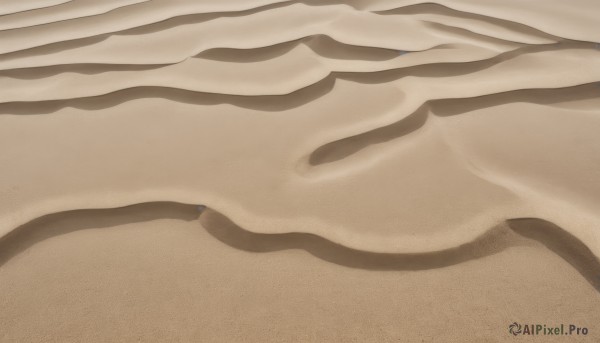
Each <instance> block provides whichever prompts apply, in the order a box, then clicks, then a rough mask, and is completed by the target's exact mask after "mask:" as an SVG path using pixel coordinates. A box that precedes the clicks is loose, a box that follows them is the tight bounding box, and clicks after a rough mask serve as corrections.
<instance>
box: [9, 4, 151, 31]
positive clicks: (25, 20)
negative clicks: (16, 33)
mask: <svg viewBox="0 0 600 343" xmlns="http://www.w3.org/2000/svg"><path fill="white" fill-rule="evenodd" d="M146 1H148V0H125V1H123V0H119V1H106V0H104V1H102V2H100V3H94V4H90V2H89V1H87V2H86V1H77V0H71V1H69V2H66V3H64V4H61V5H58V6H52V7H44V8H39V9H36V10H35V11H27V12H20V13H15V14H12V15H9V16H5V17H4V18H2V21H0V31H5V30H14V29H21V28H26V27H31V26H38V25H46V24H50V23H55V22H60V21H65V20H75V19H79V18H82V17H90V16H96V15H100V14H105V13H108V12H110V11H112V10H115V9H118V8H121V7H125V6H131V5H134V4H139V3H142V2H146Z"/></svg>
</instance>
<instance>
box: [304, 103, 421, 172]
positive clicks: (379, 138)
mask: <svg viewBox="0 0 600 343" xmlns="http://www.w3.org/2000/svg"><path fill="white" fill-rule="evenodd" d="M428 113H429V109H428V106H427V105H423V106H421V107H420V108H419V109H418V110H417V111H415V112H413V113H412V114H410V115H409V116H407V117H405V118H403V119H402V120H400V121H397V122H396V123H394V124H392V125H388V126H383V127H380V128H378V129H375V130H372V131H368V132H365V133H362V134H359V135H355V136H351V137H347V138H343V139H340V140H337V141H333V142H331V143H327V144H325V145H322V146H320V147H319V148H318V149H316V150H315V151H313V153H312V154H310V156H309V159H308V162H309V164H310V165H311V166H317V165H320V164H325V163H330V162H335V161H338V160H341V159H343V158H346V157H348V156H350V155H352V154H355V153H357V152H358V151H360V150H362V149H365V148H366V147H368V146H371V145H376V144H382V143H385V142H389V141H392V140H395V139H398V138H400V137H403V136H406V135H408V134H409V133H411V132H414V131H416V130H418V129H420V128H421V127H423V125H425V122H426V121H427V116H428Z"/></svg>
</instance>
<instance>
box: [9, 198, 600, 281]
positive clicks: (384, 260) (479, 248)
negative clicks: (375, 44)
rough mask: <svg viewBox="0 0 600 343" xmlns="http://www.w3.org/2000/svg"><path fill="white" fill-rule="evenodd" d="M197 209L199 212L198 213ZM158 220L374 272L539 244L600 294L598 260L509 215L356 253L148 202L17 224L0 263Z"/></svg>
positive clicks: (538, 224)
mask: <svg viewBox="0 0 600 343" xmlns="http://www.w3.org/2000/svg"><path fill="white" fill-rule="evenodd" d="M199 212H201V213H200V214H199ZM159 219H176V220H184V221H195V220H199V223H200V224H201V225H202V226H201V227H199V229H204V230H206V231H207V233H208V234H209V235H211V236H212V237H214V238H215V239H217V240H218V241H220V242H222V243H224V244H226V245H228V246H230V247H232V248H235V249H239V250H243V251H247V252H253V253H269V252H277V251H283V250H292V249H293V250H304V251H306V252H308V253H309V254H311V255H313V256H314V257H316V258H319V259H321V260H323V261H327V262H330V263H334V264H337V265H340V266H344V267H349V268H356V269H367V270H378V271H418V270H430V269H437V268H444V267H448V266H452V265H456V264H459V263H463V262H467V261H471V260H476V259H481V258H485V257H487V256H491V255H495V254H498V253H500V252H502V251H504V250H506V249H508V248H510V247H515V246H532V244H539V243H541V244H542V245H543V246H545V247H546V248H548V249H549V250H551V251H552V252H554V253H556V254H557V255H558V256H560V257H561V258H562V259H564V260H565V261H566V262H567V263H569V264H570V265H571V266H573V268H575V270H577V271H578V272H579V273H580V274H581V275H582V276H583V277H584V278H585V280H587V282H589V283H590V284H591V285H592V286H593V287H594V288H595V289H596V290H597V291H598V292H600V261H599V260H598V258H596V257H595V256H594V254H593V253H592V252H591V250H590V249H589V248H588V247H587V246H586V245H585V244H584V243H582V242H581V241H579V240H578V239H577V238H575V237H574V236H573V235H571V234H569V233H568V232H566V231H565V230H563V229H562V228H560V227H558V226H556V225H554V224H553V223H550V222H548V221H545V220H541V219H535V218H520V219H511V220H508V221H507V223H503V224H500V225H497V226H496V227H493V228H491V229H490V230H489V231H488V232H486V233H485V234H484V235H482V236H481V237H479V238H477V239H475V240H474V241H472V242H468V243H465V244H463V245H460V246H458V247H455V248H451V249H447V250H442V251H437V252H429V253H411V254H389V253H373V252H368V251H360V250H355V249H351V248H347V247H345V246H342V245H339V244H337V243H334V242H332V241H329V240H327V239H325V238H322V237H320V236H317V235H313V234H308V233H285V234H260V233H254V232H250V231H247V230H245V229H243V228H241V227H239V226H238V225H236V224H235V223H233V222H232V221H231V220H230V219H229V218H227V217H226V216H224V215H223V214H221V213H219V212H217V211H214V210H212V209H210V208H206V207H205V206H197V205H188V204H181V203H174V202H150V203H142V204H135V205H131V206H125V207H119V208H109V209H87V210H73V211H66V212H60V213H54V214H50V215H47V216H43V217H41V218H38V219H36V220H33V221H31V222H29V223H27V224H25V225H22V226H20V227H18V228H17V229H15V230H13V231H12V232H10V233H9V234H8V235H6V236H4V237H2V238H1V239H0V266H2V265H4V264H5V263H6V262H8V261H9V260H10V259H12V258H13V257H15V256H17V255H19V254H21V253H23V252H24V251H26V250H28V249H30V248H32V247H33V246H34V245H36V244H38V243H40V242H42V241H44V240H47V239H51V238H53V237H57V236H61V235H65V234H69V233H72V232H76V231H80V230H94V229H109V228H113V229H118V226H120V225H126V224H130V223H142V222H148V221H153V220H159Z"/></svg>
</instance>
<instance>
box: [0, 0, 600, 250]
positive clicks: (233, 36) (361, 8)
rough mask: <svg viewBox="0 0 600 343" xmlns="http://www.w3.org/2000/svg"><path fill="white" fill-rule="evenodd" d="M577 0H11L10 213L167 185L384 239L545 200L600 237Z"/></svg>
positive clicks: (177, 194) (573, 226)
mask: <svg viewBox="0 0 600 343" xmlns="http://www.w3.org/2000/svg"><path fill="white" fill-rule="evenodd" d="M577 3H578V4H577V5H574V4H573V2H568V3H567V2H564V3H563V2H558V1H555V2H551V3H544V6H543V9H540V6H539V3H537V4H535V2H527V3H524V2H522V1H517V0H510V1H503V2H501V3H499V2H497V1H494V2H492V1H477V2H475V1H469V0H452V1H435V2H428V3H422V2H419V1H415V0H373V1H367V0H353V1H346V2H342V1H333V0H332V1H312V0H307V1H275V0H252V1H247V0H244V1H242V0H228V1H192V0H178V1H166V0H165V1H143V0H128V1H104V2H97V3H95V4H94V5H91V4H89V3H88V2H86V1H81V0H72V1H50V0H44V1H41V0H39V1H28V2H26V3H25V2H23V3H21V2H10V4H9V3H8V2H7V4H6V5H5V4H2V5H1V6H0V8H2V11H3V12H1V13H0V14H3V15H4V16H3V17H2V21H0V87H1V89H2V92H0V149H1V150H0V165H2V166H3V167H2V174H0V205H1V206H0V235H6V234H8V233H9V232H11V231H13V230H14V229H16V228H17V227H19V226H21V225H24V224H26V223H27V222H29V221H31V220H33V219H35V218H38V217H41V216H45V215H48V214H52V213H57V212H63V211H70V210H75V209H90V208H114V207H120V206H126V205H131V204H136V203H145V202H153V201H171V202H178V203H186V204H204V205H206V206H208V207H209V208H211V209H212V210H214V211H218V213H221V214H222V215H224V216H226V218H228V219H227V220H231V221H232V222H234V223H235V224H237V225H239V226H240V227H242V228H244V229H246V230H249V231H252V232H254V233H262V234H275V233H280V234H281V233H290V232H296V233H302V234H306V233H310V234H314V235H318V236H320V237H323V238H325V239H327V240H329V241H333V242H335V243H337V244H340V245H342V246H345V247H349V248H353V249H358V250H362V251H366V252H371V253H423V254H424V253H431V252H436V251H447V250H448V249H453V248H457V247H460V246H464V245H465V244H467V243H469V242H475V243H472V244H477V243H476V242H479V241H480V240H481V237H486V235H489V232H491V231H490V230H491V228H493V227H497V225H499V224H500V223H502V222H504V221H506V220H511V219H518V218H539V220H542V221H543V222H544V223H549V224H548V225H552V226H558V227H560V228H562V230H565V231H566V232H567V233H568V235H569V237H572V238H573V240H575V241H577V242H583V244H585V245H586V246H587V247H589V249H590V251H591V254H593V255H595V256H596V257H598V256H600V216H599V213H600V183H599V182H597V181H598V180H600V136H598V134H597V132H599V130H600V117H599V115H600V83H599V82H600V45H598V43H597V42H600V36H599V33H600V22H599V21H598V20H597V18H596V16H595V13H597V12H598V10H600V7H599V5H598V2H597V1H593V0H578V1H577ZM578 244H579V243H578ZM340 249H345V248H340ZM457 260H460V258H457Z"/></svg>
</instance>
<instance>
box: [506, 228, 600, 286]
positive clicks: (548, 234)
mask: <svg viewBox="0 0 600 343" xmlns="http://www.w3.org/2000/svg"><path fill="white" fill-rule="evenodd" d="M507 223H508V225H509V227H510V228H511V229H512V230H513V231H514V232H516V233H518V234H519V235H521V236H523V237H526V238H529V239H533V240H535V241H538V242H540V243H542V244H543V245H544V246H546V247H547V248H548V249H550V250H551V251H553V252H554V253H555V254H557V255H558V256H560V257H561V258H562V259H563V260H565V261H566V262H567V263H569V264H570V265H571V266H573V268H575V269H576V270H577V271H578V272H579V274H581V275H582V276H583V277H584V278H585V279H586V280H587V281H588V282H589V283H590V285H592V286H593V287H594V288H595V289H596V290H597V291H598V292H600V260H599V259H598V258H597V257H596V256H595V255H594V253H592V251H591V250H590V249H589V248H588V247H587V246H586V245H585V244H584V243H583V242H581V241H580V240H579V239H577V237H575V236H573V235H572V234H570V233H568V232H567V231H565V230H564V229H562V228H561V227H559V226H557V225H555V224H554V223H551V222H549V221H546V220H543V219H537V218H519V219H511V220H508V221H507Z"/></svg>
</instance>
